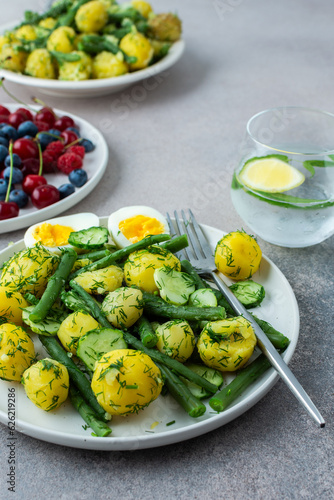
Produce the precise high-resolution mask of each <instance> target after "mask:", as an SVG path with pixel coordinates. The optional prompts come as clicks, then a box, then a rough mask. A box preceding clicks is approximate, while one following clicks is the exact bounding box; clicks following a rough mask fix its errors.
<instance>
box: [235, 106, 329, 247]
mask: <svg viewBox="0 0 334 500" xmlns="http://www.w3.org/2000/svg"><path fill="white" fill-rule="evenodd" d="M239 158H240V159H239V162H238V164H237V166H236V168H235V171H234V174H233V180H232V186H231V198H232V202H233V205H234V207H235V209H236V211H237V212H238V214H239V215H240V217H241V218H242V219H243V221H244V222H245V223H246V224H247V225H248V226H249V227H250V228H251V230H252V231H253V232H254V233H255V235H258V236H259V237H261V238H262V239H264V240H265V241H268V242H269V243H272V244H274V245H279V246H283V247H307V246H310V245H315V244H317V243H320V242H322V241H324V240H325V239H327V238H329V237H330V236H331V235H332V234H334V115H333V114H331V113H327V112H324V111H320V110H316V109H309V108H301V107H293V106H291V107H280V108H273V109H268V110H266V111H262V112H261V113H258V114H256V115H255V116H253V117H252V118H251V119H250V120H249V122H248V124H247V132H246V136H245V140H244V141H243V143H242V144H241V146H240V150H239ZM263 158H266V159H268V158H274V159H275V160H277V159H278V160H279V161H283V162H285V163H287V164H288V165H290V166H291V167H294V168H295V169H297V170H298V171H299V172H300V173H301V174H302V175H300V174H299V173H298V172H295V173H296V174H297V177H298V176H299V177H300V178H302V179H304V180H302V181H301V183H300V185H298V186H296V187H293V188H291V189H288V190H284V189H283V190H280V189H276V190H275V189H268V188H267V187H266V188H265V189H263V185H262V184H261V182H260V188H258V187H257V185H255V187H254V185H251V186H250V185H249V184H248V183H245V180H244V179H243V172H245V170H243V169H244V168H245V164H247V165H250V163H251V162H253V161H257V160H258V159H261V164H262V165H264V164H266V165H267V164H268V162H267V161H266V162H262V159H263ZM288 168H289V167H288ZM262 170H263V172H262V174H263V177H266V175H265V174H266V173H267V172H266V170H265V169H262ZM291 170H293V169H291ZM261 180H262V179H260V181H261ZM276 180H277V179H276ZM268 182H269V188H270V176H269V181H268V180H267V186H268Z"/></svg>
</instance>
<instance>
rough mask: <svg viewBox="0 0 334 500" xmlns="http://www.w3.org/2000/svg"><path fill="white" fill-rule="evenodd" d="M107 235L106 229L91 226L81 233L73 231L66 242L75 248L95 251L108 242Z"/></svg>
mask: <svg viewBox="0 0 334 500" xmlns="http://www.w3.org/2000/svg"><path fill="white" fill-rule="evenodd" d="M108 238H109V233H108V229H107V228H106V227H101V226H93V227H89V228H88V229H82V230H81V231H73V232H72V233H71V234H70V236H69V238H68V242H69V244H70V245H73V246H74V247H77V248H85V249H87V250H95V249H97V248H100V247H102V246H103V245H104V244H105V243H107V242H108Z"/></svg>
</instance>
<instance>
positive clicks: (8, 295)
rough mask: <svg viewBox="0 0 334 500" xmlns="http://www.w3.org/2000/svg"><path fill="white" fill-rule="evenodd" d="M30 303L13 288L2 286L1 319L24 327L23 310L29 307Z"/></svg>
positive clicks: (0, 288) (0, 299)
mask: <svg viewBox="0 0 334 500" xmlns="http://www.w3.org/2000/svg"><path fill="white" fill-rule="evenodd" d="M28 305H29V304H28V302H27V301H26V300H25V298H24V297H22V295H21V294H20V293H18V292H15V290H13V289H12V288H9V287H7V286H1V285H0V318H2V319H3V318H5V319H6V320H7V321H8V322H10V323H14V324H15V325H18V326H22V325H23V321H22V309H24V308H25V307H28Z"/></svg>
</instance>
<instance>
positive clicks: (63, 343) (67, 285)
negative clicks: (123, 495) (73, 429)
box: [0, 2, 289, 437]
mask: <svg viewBox="0 0 334 500" xmlns="http://www.w3.org/2000/svg"><path fill="white" fill-rule="evenodd" d="M137 3H138V2H137ZM85 221H86V224H85ZM90 221H94V225H91V224H90ZM238 234H239V233H237V234H236V236H238ZM249 238H251V237H249ZM234 241H235V238H233V235H232V234H231V235H230V237H229V238H225V239H224V246H226V245H229V251H230V252H229V254H230V255H233V256H234V258H235V261H236V262H238V252H240V245H239V240H238V238H237V243H238V244H237V245H234V246H233V244H232V245H231V242H232V243H233V242H234ZM247 241H249V239H248V238H247ZM24 242H25V248H24V249H23V250H21V251H19V252H17V253H15V254H14V255H13V256H12V257H11V258H10V259H9V260H8V261H7V262H5V263H4V265H3V267H2V271H1V277H0V298H1V302H0V378H1V379H3V380H5V381H11V382H14V383H16V384H22V387H23V388H24V390H25V393H26V396H27V398H29V400H30V402H31V404H34V405H35V406H37V407H38V408H39V410H40V411H43V412H55V411H57V409H58V408H59V407H60V406H61V405H63V404H64V403H66V402H67V401H70V402H71V403H72V405H73V406H74V408H75V409H77V410H78V412H79V413H80V415H81V416H82V418H83V419H84V421H85V422H86V424H87V426H88V427H90V428H91V429H92V430H93V432H94V435H95V436H100V437H106V436H108V435H109V434H110V433H111V432H112V425H113V422H115V423H116V422H117V419H118V418H122V417H124V416H126V415H127V416H130V415H134V414H137V413H138V412H141V411H142V410H143V409H144V408H146V407H147V406H148V405H150V404H151V403H152V402H153V401H155V400H156V399H157V398H162V397H166V394H169V395H170V396H171V397H173V398H174V399H175V400H176V401H177V402H178V404H179V405H180V406H181V407H182V408H183V409H184V411H185V412H187V413H188V415H189V417H191V418H199V417H201V416H202V415H203V414H204V413H205V412H206V411H207V405H206V404H205V401H207V403H208V404H209V405H210V406H211V407H212V408H213V409H215V410H216V411H218V412H219V411H223V410H224V409H225V408H226V407H227V406H228V405H229V404H231V403H232V402H233V400H234V399H235V398H236V397H237V396H238V395H239V394H240V393H241V392H242V391H243V390H244V389H245V388H247V387H248V385H249V384H250V383H252V382H253V381H254V380H255V379H256V378H257V377H259V376H260V375H261V374H262V373H263V372H264V371H265V370H266V369H268V367H269V366H270V365H269V363H268V361H267V360H266V359H265V358H264V357H263V356H258V353H257V352H256V344H257V340H256V337H255V334H254V331H253V328H252V326H251V325H250V323H249V322H248V321H247V320H246V319H244V318H243V317H239V316H235V314H234V311H233V310H232V309H231V307H230V306H229V304H228V303H227V302H226V300H225V298H224V296H223V295H222V294H221V293H220V292H219V291H218V290H217V289H215V288H213V287H212V286H211V285H210V283H208V282H206V281H203V280H202V278H201V277H200V276H199V275H198V274H197V272H196V270H195V269H194V268H193V267H192V266H191V264H190V262H189V261H187V260H182V259H180V258H179V257H178V256H177V255H179V253H180V252H181V251H182V249H184V248H185V247H186V246H187V245H188V241H187V237H186V235H184V234H183V235H180V236H174V237H171V235H170V231H169V227H168V224H167V222H166V219H165V218H164V216H163V215H162V214H160V213H159V212H158V211H157V210H155V209H153V208H150V207H142V206H135V207H126V208H125V209H122V210H119V211H117V212H114V213H113V214H111V215H110V217H109V220H108V224H106V225H100V223H99V219H98V218H96V216H94V214H78V215H77V216H73V215H72V216H64V217H58V218H56V219H50V220H48V221H45V222H43V223H40V224H36V225H34V226H32V227H31V228H29V229H28V230H27V231H26V234H25V239H24ZM221 247H222V241H221V242H220V243H218V245H217V249H216V253H217V256H218V258H219V259H221V250H220V249H221ZM176 254H177V255H176ZM242 259H243V261H244V260H245V257H244V256H242ZM251 261H252V259H251ZM230 265H231V263H230ZM238 277H239V276H237V278H238ZM236 285H237V288H235V286H236ZM233 287H234V288H233ZM231 289H232V290H234V291H235V292H234V293H236V294H237V296H238V298H239V300H240V301H241V302H243V303H244V304H245V305H246V307H255V306H258V305H259V304H260V303H261V302H262V300H263V299H264V297H265V290H264V289H263V287H262V285H260V284H258V283H256V282H255V281H253V280H250V279H248V280H244V281H237V282H236V283H235V284H234V285H231ZM254 319H256V321H258V322H259V324H260V326H261V328H262V329H263V330H264V331H265V332H266V334H267V335H268V337H269V338H270V339H271V341H272V342H273V344H274V345H275V347H276V348H277V349H281V350H283V349H284V348H285V347H287V345H288V343H289V340H288V339H287V338H286V337H285V336H284V335H283V334H281V333H280V332H277V331H276V330H275V329H274V328H273V327H272V326H271V325H270V324H269V323H267V322H265V321H263V320H260V319H257V317H255V316H254ZM36 339H39V341H40V342H41V343H42V345H43V347H44V349H45V352H46V355H44V356H43V355H42V354H41V353H40V352H38V351H37V350H36V349H35V341H36ZM235 373H238V377H236V378H234V380H237V385H236V386H235V385H233V383H234V380H232V382H229V383H227V382H226V380H225V375H226V374H230V375H231V374H235ZM111 418H112V419H113V420H112V422H111V423H110V420H111ZM131 418H132V417H131ZM114 419H115V420H114Z"/></svg>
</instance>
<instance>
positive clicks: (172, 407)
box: [0, 217, 299, 450]
mask: <svg viewBox="0 0 334 500" xmlns="http://www.w3.org/2000/svg"><path fill="white" fill-rule="evenodd" d="M107 220H108V219H107V218H106V217H103V218H100V223H101V224H102V225H105V226H106V225H107ZM202 228H203V230H204V232H205V234H206V235H207V237H208V238H209V241H210V244H211V246H212V248H214V247H215V244H216V243H217V241H218V240H219V239H220V238H221V237H222V236H223V235H224V234H225V233H223V232H222V231H220V230H218V229H214V228H212V227H209V226H204V225H203V226H202ZM23 248H24V243H23V240H21V241H19V242H17V243H15V244H14V245H12V246H11V247H10V248H7V249H6V250H3V251H2V252H1V253H0V264H1V263H2V262H4V261H5V260H7V259H8V258H9V257H11V256H12V255H13V254H14V252H17V251H19V250H21V249H23ZM224 279H225V278H224ZM254 281H257V282H258V283H261V284H262V285H263V286H264V287H265V290H266V296H265V299H264V301H263V303H262V304H261V306H260V307H258V308H256V314H257V316H258V317H260V318H262V319H265V320H266V321H269V322H270V323H271V324H272V325H273V326H274V327H275V328H276V329H278V330H279V331H281V332H282V333H284V334H285V335H286V336H287V337H288V338H289V339H290V344H289V346H288V348H287V349H286V351H285V352H284V355H283V358H284V360H285V362H286V363H288V362H289V361H290V360H291V357H292V355H293V352H294V350H295V348H296V344H297V340H298V334H299V310H298V305H297V301H296V298H295V295H294V293H293V291H292V289H291V286H290V285H289V283H288V281H287V279H286V278H285V277H284V275H283V274H282V273H281V271H280V270H279V269H278V268H277V267H276V265H275V264H274V263H273V262H271V261H270V259H268V258H267V257H265V256H263V258H262V262H261V265H260V268H259V270H258V272H257V273H256V274H255V275H254ZM226 282H227V283H230V282H229V281H228V280H226ZM35 346H36V351H37V352H38V353H39V355H41V356H44V355H45V354H44V352H43V347H42V346H41V344H40V343H39V341H38V340H35ZM232 378H233V377H232ZM278 378H279V375H278V374H277V373H276V371H275V370H274V369H273V368H271V369H269V370H268V371H267V372H266V373H264V374H263V375H262V376H261V377H260V378H259V379H257V380H256V381H255V382H254V383H253V384H252V385H251V386H250V387H249V388H248V389H247V390H246V391H245V392H244V393H243V394H242V395H241V396H239V397H238V398H237V399H236V400H235V401H234V403H233V404H232V405H231V406H230V407H229V408H227V409H226V410H225V411H224V412H222V413H219V414H218V413H215V412H214V411H213V410H212V409H211V407H210V406H209V404H208V403H206V406H207V411H206V413H205V414H204V415H203V416H202V417H200V418H197V419H194V418H191V417H189V416H188V414H187V413H186V412H185V411H184V410H183V409H182V408H181V407H180V406H179V405H178V403H176V402H175V401H174V400H173V399H172V398H171V397H170V396H167V397H166V396H159V397H158V398H157V399H156V400H155V401H154V402H153V403H151V404H150V405H149V406H148V407H147V408H145V409H144V410H142V411H140V412H139V413H138V414H137V415H130V416H127V417H113V420H112V423H111V428H112V434H110V436H109V437H106V438H100V437H94V436H92V435H91V432H92V431H91V429H89V428H88V429H86V430H85V428H84V427H85V423H84V422H83V420H82V419H81V417H80V416H79V414H78V413H77V412H76V411H75V410H74V409H73V407H72V406H71V403H70V402H69V401H67V402H66V403H65V404H63V405H62V406H61V407H60V408H59V409H58V410H57V411H54V412H50V413H46V412H44V411H43V410H40V409H39V408H37V407H36V406H35V405H34V404H33V403H32V402H31V401H30V400H29V399H28V398H27V396H26V395H25V392H24V389H23V387H22V386H21V385H20V384H19V383H15V382H5V381H0V421H1V422H2V423H3V424H5V425H7V424H8V403H7V402H8V391H9V389H10V388H12V387H15V396H16V399H15V401H16V408H15V411H16V414H15V416H16V422H15V426H16V430H17V431H19V432H21V433H23V434H27V435H29V436H32V437H34V438H37V439H41V440H43V441H47V442H50V443H56V444H60V445H64V446H70V447H74V448H85V449H91V450H136V449H142V448H153V447H156V446H163V445H167V444H172V443H177V442H180V441H184V440H186V439H190V438H193V437H196V436H200V435H202V434H205V433H206V432H209V431H212V430H214V429H217V428H218V427H221V426H222V425H225V424H227V423H228V422H230V421H231V420H233V419H235V418H237V417H238V416H240V415H242V414H243V413H244V412H246V411H247V410H249V408H251V407H252V406H253V405H255V404H256V403H257V402H258V401H259V400H260V399H261V398H263V396H264V395H265V394H266V393H267V392H268V391H269V390H270V389H271V388H272V387H273V385H274V384H275V383H276V382H277V380H278ZM229 380H231V376H230V377H226V376H225V382H228V381H229ZM279 410H280V411H284V408H280V409H279ZM171 422H174V423H171Z"/></svg>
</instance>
